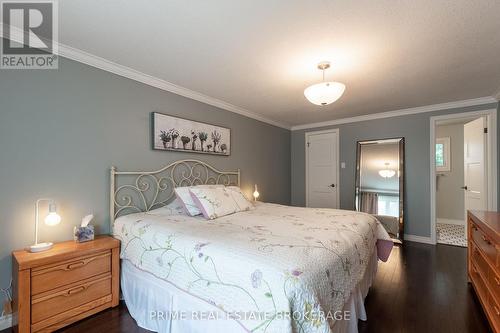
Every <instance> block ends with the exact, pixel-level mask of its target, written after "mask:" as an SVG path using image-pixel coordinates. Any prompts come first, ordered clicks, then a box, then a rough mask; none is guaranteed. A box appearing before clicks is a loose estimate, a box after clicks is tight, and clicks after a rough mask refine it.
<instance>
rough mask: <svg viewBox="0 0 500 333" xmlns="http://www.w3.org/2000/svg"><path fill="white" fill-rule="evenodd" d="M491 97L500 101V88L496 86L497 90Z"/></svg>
mask: <svg viewBox="0 0 500 333" xmlns="http://www.w3.org/2000/svg"><path fill="white" fill-rule="evenodd" d="M493 97H495V99H496V100H497V101H500V88H498V91H497V92H496V94H494V95H493Z"/></svg>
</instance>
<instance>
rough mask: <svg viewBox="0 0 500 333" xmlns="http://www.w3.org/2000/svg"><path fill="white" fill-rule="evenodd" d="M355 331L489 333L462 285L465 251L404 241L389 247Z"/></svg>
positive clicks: (476, 302) (471, 294)
mask: <svg viewBox="0 0 500 333" xmlns="http://www.w3.org/2000/svg"><path fill="white" fill-rule="evenodd" d="M365 306H366V311H367V315H368V320H367V321H366V322H361V321H360V323H359V332H362V333H365V332H415V333H417V332H418V333H420V332H440V333H445V332H453V333H459V332H471V333H472V332H474V333H481V332H490V329H489V324H488V322H487V319H486V317H485V315H484V313H483V311H482V309H481V306H480V304H479V300H478V299H477V298H476V295H475V292H474V290H473V289H472V286H470V285H469V284H468V283H467V249H466V248H462V247H456V246H451V245H441V244H438V245H436V246H432V245H426V244H420V243H413V242H406V243H405V244H404V246H403V247H395V248H394V249H393V252H392V253H391V257H390V258H389V261H388V262H387V263H379V267H378V272H377V276H376V277H375V281H374V283H373V286H372V287H371V288H370V292H369V293H368V296H367V298H366V300H365Z"/></svg>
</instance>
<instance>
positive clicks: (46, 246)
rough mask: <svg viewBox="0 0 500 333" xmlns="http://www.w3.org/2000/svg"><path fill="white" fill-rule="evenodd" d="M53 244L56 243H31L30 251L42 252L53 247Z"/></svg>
mask: <svg viewBox="0 0 500 333" xmlns="http://www.w3.org/2000/svg"><path fill="white" fill-rule="evenodd" d="M53 245H54V243H38V244H33V245H31V246H30V247H29V248H28V249H29V251H30V252H42V251H46V250H48V249H50V248H52V246H53Z"/></svg>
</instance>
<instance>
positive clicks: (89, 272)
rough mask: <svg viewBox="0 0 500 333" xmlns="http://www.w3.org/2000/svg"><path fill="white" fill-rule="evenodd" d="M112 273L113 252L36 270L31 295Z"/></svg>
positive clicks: (33, 274) (33, 270) (33, 272)
mask: <svg viewBox="0 0 500 333" xmlns="http://www.w3.org/2000/svg"><path fill="white" fill-rule="evenodd" d="M110 271H111V251H109V250H108V251H103V252H101V253H98V254H95V255H93V256H87V257H80V258H75V259H71V260H68V261H64V262H61V263H58V264H57V265H47V266H42V267H39V268H34V269H32V271H31V293H32V295H37V294H40V293H42V292H45V291H48V290H52V289H55V288H57V287H61V286H64V285H67V284H70V283H73V282H77V281H81V280H84V279H87V278H90V277H92V276H96V275H99V274H103V273H107V272H110Z"/></svg>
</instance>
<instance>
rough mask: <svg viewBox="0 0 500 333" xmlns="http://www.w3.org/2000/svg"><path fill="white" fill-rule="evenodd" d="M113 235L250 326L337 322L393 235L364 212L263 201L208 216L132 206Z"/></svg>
mask: <svg viewBox="0 0 500 333" xmlns="http://www.w3.org/2000/svg"><path fill="white" fill-rule="evenodd" d="M114 235H115V237H116V238H118V239H120V240H121V241H122V243H121V254H120V256H121V258H122V259H126V260H129V261H130V262H131V263H132V264H133V265H135V266H136V267H138V268H140V269H141V270H144V271H147V272H149V273H151V274H153V275H155V276H156V277H158V278H160V279H164V280H166V281H168V282H170V283H171V284H173V285H175V286H176V287H177V288H179V289H181V290H183V291H184V292H186V293H189V294H191V295H194V296H196V297H198V298H200V299H202V300H204V301H206V302H207V303H210V304H212V305H213V306H214V307H216V308H218V309H220V310H223V311H225V312H226V313H229V314H235V315H234V319H235V320H238V321H239V323H240V325H241V326H242V327H243V328H244V329H245V330H247V331H249V332H299V333H302V332H330V330H331V329H332V327H333V326H334V324H335V320H336V318H335V317H336V316H335V315H333V314H334V313H338V312H340V311H342V309H343V307H344V304H345V302H346V301H347V300H348V298H349V296H350V294H351V291H352V290H353V289H354V288H355V286H356V285H357V284H358V283H359V281H360V280H361V279H362V277H363V274H364V272H365V270H366V266H367V264H368V261H369V259H370V257H371V255H372V254H373V251H375V250H376V248H377V246H376V245H377V241H378V243H379V244H378V245H379V246H378V247H379V257H382V259H385V260H386V259H387V256H388V251H389V252H390V249H389V250H388V251H386V253H383V255H380V252H383V251H381V249H380V248H381V247H380V242H386V244H387V245H389V243H391V242H390V238H389V236H388V234H387V232H386V231H385V230H384V228H383V227H382V226H381V224H380V223H379V222H378V221H377V220H376V219H375V218H374V217H372V216H371V215H368V214H365V213H358V212H353V211H346V210H335V209H315V208H299V207H290V206H282V205H275V204H264V203H258V204H257V205H256V208H255V209H252V210H250V211H245V212H239V213H236V214H232V215H228V216H224V217H221V218H217V219H215V220H210V221H208V220H205V219H203V218H202V217H190V216H187V215H168V216H166V215H161V214H155V212H154V211H151V212H148V213H139V214H131V215H127V216H123V217H120V218H118V219H117V220H116V221H115V224H114ZM390 245H392V244H390ZM386 249H388V247H387V248H386ZM242 314H245V315H242Z"/></svg>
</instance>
